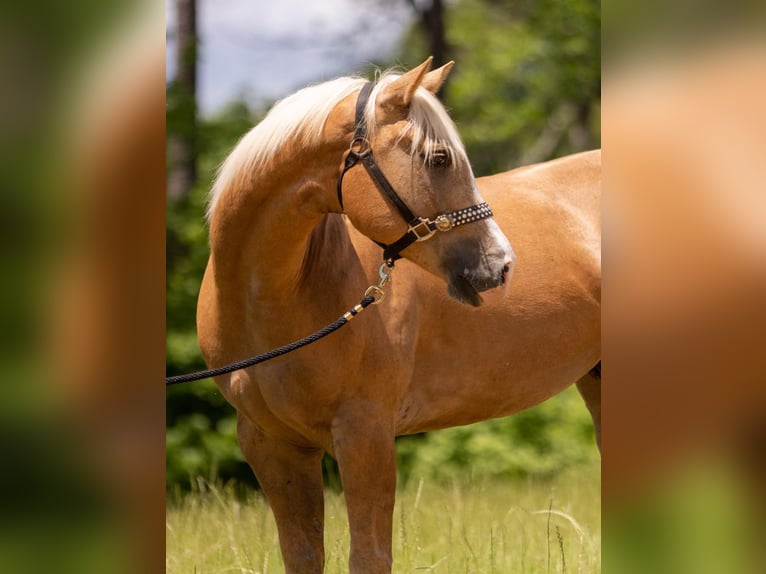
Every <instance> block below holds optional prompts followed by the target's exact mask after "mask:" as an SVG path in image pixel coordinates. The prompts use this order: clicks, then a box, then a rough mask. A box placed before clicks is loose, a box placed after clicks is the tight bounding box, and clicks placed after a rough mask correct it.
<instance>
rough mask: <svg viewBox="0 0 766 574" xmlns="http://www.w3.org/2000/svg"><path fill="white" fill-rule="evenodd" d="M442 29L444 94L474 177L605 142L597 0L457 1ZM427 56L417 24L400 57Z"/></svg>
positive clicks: (406, 60) (406, 59)
mask: <svg viewBox="0 0 766 574" xmlns="http://www.w3.org/2000/svg"><path fill="white" fill-rule="evenodd" d="M446 29H447V41H448V45H449V48H450V56H449V57H450V58H452V59H454V60H456V62H457V64H456V66H455V68H454V70H453V72H452V74H451V75H450V79H449V82H448V83H447V86H446V88H445V90H444V93H443V97H444V99H445V102H446V104H447V106H448V108H450V110H451V115H452V117H453V119H454V120H455V122H456V123H457V125H458V128H459V130H460V134H461V136H462V138H463V141H464V143H465V145H466V149H467V150H468V157H469V158H471V162H472V163H473V167H474V171H475V173H476V175H477V176H479V175H488V174H492V173H498V172H501V171H505V170H507V169H510V168H512V167H515V166H517V165H522V164H527V163H534V162H537V161H543V160H546V159H551V158H553V157H559V156H562V155H566V154H568V153H574V152H576V151H582V150H584V149H591V148H596V147H599V145H600V135H599V132H600V125H599V115H600V114H599V109H600V82H601V63H600V50H601V42H600V38H601V35H600V34H601V30H600V4H599V2H597V1H595V0H565V1H561V0H535V1H534V2H533V1H531V0H522V1H518V0H492V1H490V0H461V1H460V2H456V3H455V4H450V5H448V6H447V8H446ZM427 55H428V48H427V46H426V44H425V42H424V41H423V39H422V37H421V34H420V30H419V29H418V28H417V27H413V28H412V30H411V31H410V33H409V35H408V36H407V37H406V38H405V41H404V43H403V46H402V49H401V54H400V56H399V60H400V61H402V62H403V63H405V64H406V65H407V66H408V67H411V66H413V65H416V64H418V63H420V62H421V61H423V59H424V58H425V57H426V56H427Z"/></svg>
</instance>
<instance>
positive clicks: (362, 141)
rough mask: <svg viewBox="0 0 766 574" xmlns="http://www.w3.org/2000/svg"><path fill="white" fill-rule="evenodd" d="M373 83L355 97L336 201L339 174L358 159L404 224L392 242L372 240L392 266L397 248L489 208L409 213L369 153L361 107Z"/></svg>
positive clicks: (482, 214) (481, 215)
mask: <svg viewBox="0 0 766 574" xmlns="http://www.w3.org/2000/svg"><path fill="white" fill-rule="evenodd" d="M374 87H375V84H374V83H373V82H368V83H366V84H365V85H364V87H363V88H362V91H361V92H359V97H358V98H357V100H356V119H355V125H356V129H355V130H354V139H353V140H351V146H350V147H349V150H348V155H346V160H345V161H344V163H343V170H342V171H341V172H340V175H339V176H338V184H337V190H338V203H340V207H341V209H343V176H344V175H346V172H347V171H348V170H350V169H351V168H352V167H354V166H355V165H356V164H357V163H359V162H360V161H361V163H362V165H363V166H364V167H365V169H366V170H367V173H369V174H370V177H371V178H372V181H374V182H375V185H376V186H377V187H378V189H379V190H380V191H381V192H383V195H384V196H385V197H386V198H387V199H388V200H389V201H390V202H391V203H392V204H393V206H394V207H395V208H396V210H397V211H398V212H399V214H400V215H401V216H402V217H403V218H404V220H405V221H406V222H407V225H408V229H407V232H406V233H405V234H404V235H402V236H401V237H400V238H399V239H397V240H396V241H394V242H393V243H391V244H388V245H387V244H385V243H380V242H378V241H376V242H375V243H377V244H378V245H380V246H381V247H382V248H383V259H384V260H385V261H386V262H387V263H388V264H389V266H393V263H394V261H396V260H397V259H401V255H400V254H399V252H400V251H402V250H404V249H405V248H407V247H409V246H410V245H412V244H413V243H415V242H416V241H425V240H426V239H430V238H431V237H433V235H434V234H435V233H436V232H437V231H443V232H446V231H449V230H451V229H454V228H456V227H460V226H461V225H465V224H466V223H472V222H474V221H480V220H482V219H488V218H490V217H492V210H491V209H490V208H489V205H487V204H486V203H479V204H478V205H472V206H470V207H464V208H463V209H458V210H457V211H449V212H447V213H442V214H441V215H437V216H436V217H435V218H433V219H429V218H427V217H418V216H417V215H415V214H414V213H412V210H411V209H410V208H409V207H407V204H406V203H404V201H403V200H402V198H401V197H399V194H397V193H396V191H395V190H394V187H393V186H392V185H391V182H389V181H388V179H386V176H385V175H383V172H382V171H381V170H380V167H379V166H378V164H377V163H376V162H375V158H373V156H372V148H371V147H370V142H369V140H368V139H367V122H366V121H365V118H364V110H365V108H366V107H367V100H368V99H369V98H370V93H372V89H373V88H374Z"/></svg>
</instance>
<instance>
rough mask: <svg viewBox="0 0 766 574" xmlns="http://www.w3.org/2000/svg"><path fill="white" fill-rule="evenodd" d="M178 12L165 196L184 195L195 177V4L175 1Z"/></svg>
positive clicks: (175, 197) (193, 2) (178, 197)
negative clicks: (166, 194)
mask: <svg viewBox="0 0 766 574" xmlns="http://www.w3.org/2000/svg"><path fill="white" fill-rule="evenodd" d="M175 3H176V12H177V21H178V27H177V40H178V42H177V49H176V77H175V79H174V80H173V82H172V85H171V91H172V102H171V106H170V107H171V110H169V111H170V112H171V113H172V114H173V116H174V117H173V121H172V122H169V123H170V124H171V125H169V126H168V128H169V129H168V132H169V133H168V149H167V157H168V165H169V168H170V169H169V173H168V196H169V197H170V198H171V199H176V200H177V199H181V198H183V197H186V195H187V194H188V193H189V190H190V189H191V186H192V185H193V183H194V181H195V180H196V178H197V165H196V164H197V149H196V131H197V130H196V126H197V6H196V0H175Z"/></svg>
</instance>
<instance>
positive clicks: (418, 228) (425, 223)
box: [407, 217, 436, 241]
mask: <svg viewBox="0 0 766 574" xmlns="http://www.w3.org/2000/svg"><path fill="white" fill-rule="evenodd" d="M431 223H433V222H432V221H431V220H430V219H423V218H422V217H421V218H420V223H417V224H415V225H410V227H409V229H408V230H407V231H408V232H412V233H413V234H414V235H415V237H416V241H425V240H426V239H429V238H430V237H431V236H432V235H433V234H434V233H436V229H432V228H431V225H430V224H431Z"/></svg>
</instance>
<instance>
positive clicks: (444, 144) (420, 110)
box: [366, 71, 468, 166]
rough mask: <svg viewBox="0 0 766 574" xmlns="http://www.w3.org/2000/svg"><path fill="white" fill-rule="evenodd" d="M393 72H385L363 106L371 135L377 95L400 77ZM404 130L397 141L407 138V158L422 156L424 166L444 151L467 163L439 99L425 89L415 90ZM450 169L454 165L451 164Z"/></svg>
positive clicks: (451, 123) (463, 151)
mask: <svg viewBox="0 0 766 574" xmlns="http://www.w3.org/2000/svg"><path fill="white" fill-rule="evenodd" d="M400 75H401V74H397V73H394V72H393V71H388V72H385V73H384V74H383V75H382V76H381V77H380V78H379V79H378V82H377V85H376V86H375V89H374V90H373V92H372V94H371V95H370V101H369V102H368V104H367V109H366V119H367V125H368V126H369V130H370V132H371V134H373V136H374V133H375V128H376V121H375V104H376V99H377V96H378V94H380V93H381V92H382V91H384V90H385V88H386V86H387V85H388V84H390V83H391V82H393V81H394V80H396V79H397V78H399V77H400ZM407 119H408V126H407V128H406V129H405V130H404V131H403V132H402V134H401V136H400V137H405V136H407V135H409V136H410V139H411V142H412V143H411V147H410V154H411V155H412V156H413V157H414V156H415V155H417V154H420V155H422V160H423V161H424V162H428V161H429V160H430V159H431V157H432V156H433V154H434V152H436V151H437V150H443V149H445V148H446V149H447V151H449V153H450V155H452V157H453V158H456V159H458V160H463V161H465V162H467V161H468V158H467V156H466V153H465V148H464V147H463V142H462V140H461V139H460V135H459V134H458V131H457V128H456V127H455V124H454V122H453V121H452V118H450V116H449V114H448V113H447V110H446V109H445V108H444V106H443V105H442V103H441V102H440V101H439V99H438V98H437V97H436V96H435V95H433V94H432V93H431V92H429V91H428V90H426V89H425V88H422V87H421V88H418V89H417V91H416V92H415V95H414V97H413V99H412V102H411V103H410V109H409V116H408V118H407ZM452 165H453V166H454V165H456V163H453V164H452Z"/></svg>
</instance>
